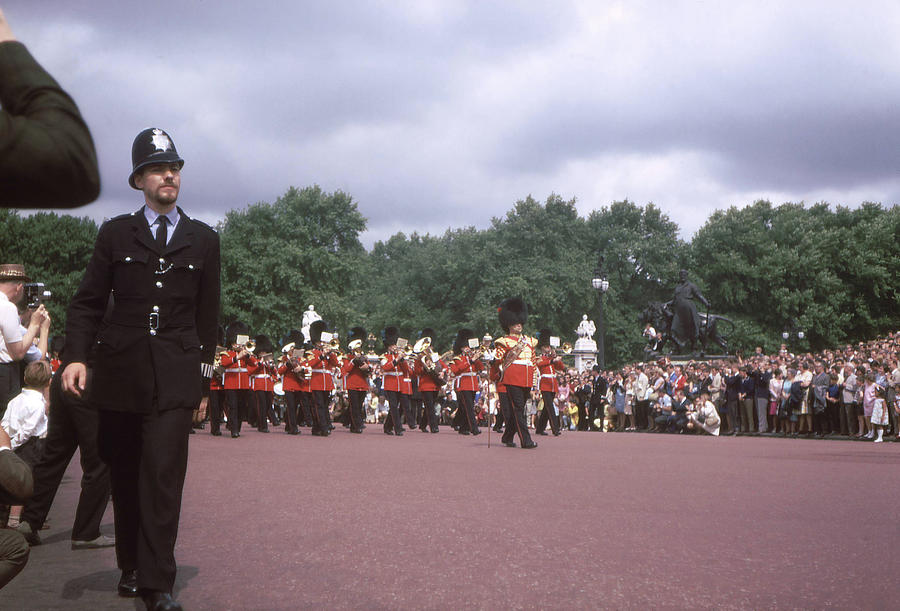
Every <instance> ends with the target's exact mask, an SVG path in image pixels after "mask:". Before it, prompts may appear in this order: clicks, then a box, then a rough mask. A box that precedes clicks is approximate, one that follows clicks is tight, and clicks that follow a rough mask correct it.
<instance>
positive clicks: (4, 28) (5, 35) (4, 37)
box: [0, 9, 16, 42]
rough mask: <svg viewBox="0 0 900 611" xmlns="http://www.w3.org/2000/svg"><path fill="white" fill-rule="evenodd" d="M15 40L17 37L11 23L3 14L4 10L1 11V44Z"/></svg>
mask: <svg viewBox="0 0 900 611" xmlns="http://www.w3.org/2000/svg"><path fill="white" fill-rule="evenodd" d="M15 39H16V37H15V35H14V34H13V33H12V30H11V29H10V27H9V22H8V21H7V20H6V16H5V15H4V14H3V9H0V42H8V41H10V40H15Z"/></svg>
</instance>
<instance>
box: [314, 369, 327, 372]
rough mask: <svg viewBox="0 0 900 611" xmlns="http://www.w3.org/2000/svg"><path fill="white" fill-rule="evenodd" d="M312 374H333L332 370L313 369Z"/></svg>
mask: <svg viewBox="0 0 900 611" xmlns="http://www.w3.org/2000/svg"><path fill="white" fill-rule="evenodd" d="M312 372H313V373H331V370H329V369H313V370H312Z"/></svg>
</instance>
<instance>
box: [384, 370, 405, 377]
mask: <svg viewBox="0 0 900 611" xmlns="http://www.w3.org/2000/svg"><path fill="white" fill-rule="evenodd" d="M384 375H386V376H392V377H395V378H399V377H400V376H402V375H403V372H400V371H385V372H384Z"/></svg>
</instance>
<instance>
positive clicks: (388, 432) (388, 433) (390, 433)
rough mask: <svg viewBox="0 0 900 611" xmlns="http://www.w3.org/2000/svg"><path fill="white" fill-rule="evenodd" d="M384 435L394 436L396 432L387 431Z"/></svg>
mask: <svg viewBox="0 0 900 611" xmlns="http://www.w3.org/2000/svg"><path fill="white" fill-rule="evenodd" d="M384 434H385V435H393V434H394V431H385V432H384Z"/></svg>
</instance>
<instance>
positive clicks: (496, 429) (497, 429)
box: [491, 426, 503, 433]
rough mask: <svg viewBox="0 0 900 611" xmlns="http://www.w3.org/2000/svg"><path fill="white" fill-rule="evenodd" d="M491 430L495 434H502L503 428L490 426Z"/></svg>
mask: <svg viewBox="0 0 900 611" xmlns="http://www.w3.org/2000/svg"><path fill="white" fill-rule="evenodd" d="M491 429H492V430H493V431H494V432H495V433H502V432H503V427H498V426H492V427H491Z"/></svg>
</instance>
